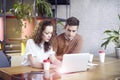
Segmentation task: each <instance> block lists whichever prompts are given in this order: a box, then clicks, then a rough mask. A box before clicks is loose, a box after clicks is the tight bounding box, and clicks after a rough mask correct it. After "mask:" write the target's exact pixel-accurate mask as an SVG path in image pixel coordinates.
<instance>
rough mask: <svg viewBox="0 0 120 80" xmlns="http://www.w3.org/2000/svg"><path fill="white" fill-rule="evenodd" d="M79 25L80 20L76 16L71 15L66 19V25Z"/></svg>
mask: <svg viewBox="0 0 120 80" xmlns="http://www.w3.org/2000/svg"><path fill="white" fill-rule="evenodd" d="M67 25H69V26H79V20H78V19H77V18H75V17H70V18H68V19H67V20H66V25H65V26H67Z"/></svg>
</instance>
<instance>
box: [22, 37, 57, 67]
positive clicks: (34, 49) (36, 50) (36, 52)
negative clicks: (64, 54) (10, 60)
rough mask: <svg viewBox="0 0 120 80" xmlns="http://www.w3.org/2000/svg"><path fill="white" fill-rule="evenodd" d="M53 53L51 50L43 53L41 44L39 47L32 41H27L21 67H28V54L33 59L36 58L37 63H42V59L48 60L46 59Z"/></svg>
mask: <svg viewBox="0 0 120 80" xmlns="http://www.w3.org/2000/svg"><path fill="white" fill-rule="evenodd" d="M54 53H55V52H54V51H53V50H52V48H51V49H50V50H49V51H47V52H45V51H44V45H43V44H40V46H38V45H37V44H35V42H34V41H33V39H28V40H27V43H26V51H25V55H24V59H23V61H22V65H23V66H26V65H30V61H29V60H28V55H29V54H31V55H32V56H33V57H36V58H37V61H38V62H41V63H42V62H43V60H44V59H48V57H49V56H50V55H51V54H54Z"/></svg>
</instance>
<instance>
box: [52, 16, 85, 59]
mask: <svg viewBox="0 0 120 80" xmlns="http://www.w3.org/2000/svg"><path fill="white" fill-rule="evenodd" d="M78 27H79V20H78V19H77V18H75V17H70V18H68V19H67V20H66V24H65V27H64V29H65V32H64V33H62V34H60V35H58V36H57V37H56V38H55V39H54V40H53V50H54V51H55V52H56V56H57V58H58V59H59V60H62V56H63V55H64V54H72V53H80V50H81V47H82V41H83V40H82V37H81V36H80V35H79V34H77V31H78Z"/></svg>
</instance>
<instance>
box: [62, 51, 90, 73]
mask: <svg viewBox="0 0 120 80" xmlns="http://www.w3.org/2000/svg"><path fill="white" fill-rule="evenodd" d="M88 59H89V53H79V54H78V53H77V54H64V55H63V61H62V67H61V69H60V72H61V73H71V72H78V71H86V70H87V66H88Z"/></svg>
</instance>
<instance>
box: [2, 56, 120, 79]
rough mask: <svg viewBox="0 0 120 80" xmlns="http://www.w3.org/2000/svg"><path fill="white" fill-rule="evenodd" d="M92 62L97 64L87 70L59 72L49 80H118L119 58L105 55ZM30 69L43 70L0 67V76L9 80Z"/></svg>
mask: <svg viewBox="0 0 120 80" xmlns="http://www.w3.org/2000/svg"><path fill="white" fill-rule="evenodd" d="M93 63H97V64H98V65H97V66H94V67H91V68H90V69H89V70H88V71H85V72H76V73H71V74H59V77H57V78H54V79H50V80H83V79H84V80H120V79H115V78H118V77H119V78H120V59H117V58H114V57H107V58H106V60H105V63H99V59H98V58H95V59H94V62H93ZM31 71H43V70H42V69H35V68H31V67H29V66H26V67H22V66H17V67H9V68H0V78H3V79H4V80H11V79H12V78H11V76H13V75H17V74H24V73H30V72H31ZM19 80H21V79H19ZM28 80H30V79H28ZM43 80H44V79H43Z"/></svg>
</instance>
